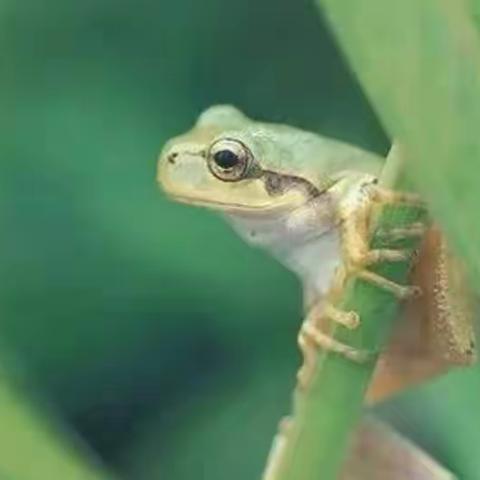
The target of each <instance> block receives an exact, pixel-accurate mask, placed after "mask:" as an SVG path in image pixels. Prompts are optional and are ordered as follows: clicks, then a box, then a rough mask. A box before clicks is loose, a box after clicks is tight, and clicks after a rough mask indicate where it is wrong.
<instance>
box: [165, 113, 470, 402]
mask: <svg viewBox="0 0 480 480" xmlns="http://www.w3.org/2000/svg"><path fill="white" fill-rule="evenodd" d="M384 161H385V159H384V158H383V157H382V156H381V155H378V154H376V153H372V152H368V151H366V150H364V149H362V148H360V147H357V146H354V145H351V144H349V143H346V142H342V141H340V140H338V139H334V138H331V137H327V136H322V135H319V134H317V133H314V132H309V131H305V130H302V129H300V128H296V127H293V126H289V125H283V124H275V123H267V122H261V121H256V120H253V119H250V118H249V117H248V116H247V115H245V114H244V113H243V112H241V111H240V110H239V109H237V108H236V107H234V106H232V105H216V106H213V107H210V108H208V109H207V110H205V111H204V112H202V113H201V114H200V116H199V117H198V120H197V122H196V123H195V125H194V127H193V128H192V129H191V130H189V131H188V132H186V133H184V134H181V135H179V136H176V137H174V138H172V139H171V140H169V141H168V142H167V143H166V144H165V146H164V148H163V150H162V152H161V154H160V158H159V162H158V174H157V179H158V182H159V183H160V185H161V187H162V188H163V190H164V192H165V193H166V194H167V195H168V196H169V197H170V198H172V199H174V200H176V201H179V202H183V203H187V204H190V205H195V206H201V207H206V208H209V209H212V210H215V211H217V212H219V213H220V214H221V215H222V216H223V217H225V218H226V219H227V220H228V221H229V222H230V224H231V225H232V226H233V228H234V230H235V231H236V232H237V233H238V234H239V235H240V236H241V237H242V238H243V239H244V240H245V241H246V242H247V243H249V244H250V245H253V246H255V247H259V248H262V249H264V250H266V251H268V252H269V253H270V254H271V255H273V256H274V257H275V258H276V259H277V260H279V261H280V262H281V263H282V264H283V265H285V266H286V267H287V268H288V269H290V270H291V271H293V272H294V273H295V274H296V275H297V276H298V278H299V279H300V281H301V283H302V285H303V291H304V304H305V318H304V321H303V322H302V323H301V327H300V331H299V334H298V343H299V346H300V348H301V350H302V352H303V356H304V362H303V365H302V368H301V369H300V370H299V373H298V379H299V385H300V387H301V388H302V387H303V388H307V387H308V385H309V383H310V382H311V377H312V374H313V369H314V364H315V358H316V355H317V353H318V351H319V350H322V349H323V350H328V351H330V352H333V353H335V354H339V355H342V356H344V357H346V358H348V359H350V360H352V361H354V362H363V361H365V360H366V359H367V358H368V355H369V352H365V351H362V350H359V349H355V348H353V347H351V346H349V345H346V344H343V343H341V342H339V341H337V340H336V339H334V338H332V337H331V336H330V335H328V334H327V333H326V332H325V328H323V327H324V326H325V324H326V323H325V322H333V323H334V324H337V325H340V326H341V327H343V328H347V329H355V328H358V327H359V325H360V323H361V319H360V318H359V316H358V314H357V313H356V312H354V311H343V310H341V309H339V308H338V307H337V306H336V305H335V302H334V301H332V298H335V297H338V292H341V291H342V288H343V287H344V285H345V281H346V279H348V278H351V277H352V276H355V277H357V278H361V279H363V280H364V281H367V282H369V283H371V284H374V285H376V286H377V287H379V288H381V289H385V290H387V291H389V292H391V293H392V294H393V295H395V296H396V297H397V298H398V299H400V300H402V301H405V302H408V301H411V303H412V304H413V303H414V302H417V304H418V300H415V299H418V297H421V292H422V288H424V287H425V285H423V286H422V285H416V284H415V282H413V283H412V284H409V285H399V284H397V283H395V282H393V281H391V280H389V279H387V278H385V277H382V276H380V275H379V274H377V273H374V272H373V271H372V270H371V267H372V266H374V265H376V264H378V263H381V262H385V261H387V262H398V261H404V260H406V259H408V258H409V255H410V252H408V251H405V250H401V249H387V248H382V249H370V248H369V231H370V230H369V225H370V222H371V218H372V212H373V211H374V210H375V208H378V207H381V206H385V205H392V204H393V205H399V204H404V205H412V206H424V202H423V200H422V199H421V198H420V197H419V195H417V194H416V193H410V192H398V191H392V190H388V189H385V188H382V187H381V186H380V185H379V183H378V180H379V176H380V174H381V172H382V168H383V165H384ZM427 230H428V231H427ZM390 234H391V235H392V237H395V238H397V239H398V238H407V237H412V236H413V237H415V236H417V237H426V244H427V247H428V248H425V250H426V251H431V250H434V251H435V252H436V253H435V254H434V255H433V257H434V258H430V265H431V264H432V263H434V264H436V265H437V267H436V269H432V268H431V267H428V268H426V267H425V265H424V263H425V262H423V263H422V262H419V264H420V268H418V269H417V270H418V271H419V272H420V273H419V274H418V275H417V277H418V278H420V280H421V279H423V281H424V282H423V283H424V284H425V283H426V284H427V285H426V287H425V288H426V290H428V292H429V295H426V296H425V297H426V299H427V300H428V301H429V302H430V304H431V305H432V306H431V308H430V310H431V311H435V312H436V315H426V314H424V315H423V318H420V319H418V318H414V317H415V315H409V316H410V317H411V318H409V319H408V320H407V321H406V322H404V324H405V325H404V326H403V327H402V329H401V331H400V332H399V333H397V335H396V336H395V338H394V340H393V341H392V343H391V345H392V346H391V348H390V349H388V348H387V350H386V351H385V352H384V354H382V356H381V359H380V361H379V364H378V367H377V370H378V372H377V373H376V375H375V376H374V380H373V382H372V385H371V388H370V392H372V394H371V397H372V401H375V400H378V399H380V398H383V397H385V396H387V395H390V394H392V393H393V392H394V391H397V390H399V389H402V388H405V387H406V386H409V385H411V384H414V383H418V382H419V381H421V380H423V379H424V378H426V377H429V376H432V375H434V374H436V373H438V372H441V371H444V370H445V369H446V368H447V367H448V366H449V365H450V364H470V363H472V362H473V361H474V359H475V358H476V351H475V347H474V332H473V327H472V320H471V315H469V314H468V313H467V311H468V309H467V308H466V307H465V305H459V304H460V303H461V302H459V301H456V298H457V292H458V291H459V290H461V288H460V287H459V286H458V285H457V284H458V283H460V284H461V285H463V284H464V283H465V282H458V281H457V282H455V281H454V282H452V281H450V278H451V277H452V278H458V275H452V274H451V270H453V266H452V261H451V260H450V258H451V255H450V254H449V252H448V248H447V247H446V246H445V240H444V237H443V236H442V235H441V232H439V230H438V228H430V229H427V226H426V225H425V224H424V223H418V222H416V223H414V224H412V225H410V226H407V227H406V228H402V229H397V230H396V231H392V232H390ZM428 256H430V257H432V254H430V255H422V257H428ZM442 269H443V270H442ZM426 270H427V271H428V272H431V271H433V272H436V277H435V279H434V278H433V277H432V275H431V274H430V275H429V274H425V271H426ZM455 271H458V268H457V269H456V270H455ZM420 283H421V282H420ZM458 298H462V299H463V298H464V296H458ZM410 299H411V300H410ZM446 299H447V300H446ZM423 303H426V302H425V301H424V302H423ZM416 310H417V311H420V312H424V311H425V309H424V308H416ZM410 313H411V310H410ZM417 317H418V315H417ZM412 318H414V319H413V320H412ZM439 325H440V326H439ZM408 329H410V330H414V331H415V332H416V334H413V335H412V334H405V331H407V330H408ZM425 329H427V330H428V331H429V332H432V334H431V335H428V336H427V337H428V338H425V335H423V332H424V331H425ZM327 330H328V329H327ZM419 332H420V333H419ZM412 351H415V352H420V354H418V355H412V353H411V352H412ZM382 357H383V358H382ZM395 364H396V365H397V366H395ZM392 365H393V367H392ZM398 365H401V368H398Z"/></svg>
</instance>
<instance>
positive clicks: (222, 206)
mask: <svg viewBox="0 0 480 480" xmlns="http://www.w3.org/2000/svg"><path fill="white" fill-rule="evenodd" d="M169 197H170V198H171V199H172V200H175V201H176V202H180V203H186V204H188V205H195V206H198V207H204V208H208V209H211V210H216V211H220V212H223V213H226V214H231V215H241V216H276V215H282V214H285V213H287V212H289V211H292V210H295V209H297V208H298V207H299V206H301V205H302V204H304V203H305V201H306V199H300V198H297V199H296V200H297V201H295V202H292V199H291V198H285V199H278V200H277V201H274V202H269V203H264V204H248V203H235V202H228V203H227V202H221V201H214V200H204V199H199V198H193V197H188V196H185V195H169Z"/></svg>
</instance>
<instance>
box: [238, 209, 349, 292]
mask: <svg viewBox="0 0 480 480" xmlns="http://www.w3.org/2000/svg"><path fill="white" fill-rule="evenodd" d="M315 207H317V205H307V206H305V208H302V209H301V210H300V211H296V212H295V213H294V214H292V213H290V214H289V215H285V216H282V217H276V218H265V217H263V218H258V217H239V216H231V217H230V220H231V223H232V224H233V226H234V228H235V230H236V231H237V232H238V233H239V234H240V235H241V236H242V237H243V238H244V239H245V240H247V241H248V243H251V244H253V245H255V246H258V247H261V248H264V249H266V250H268V251H269V252H270V253H271V254H272V255H274V256H275V257H276V258H277V259H278V260H279V261H280V262H282V263H283V264H284V265H285V266H286V267H288V268H289V269H290V270H292V271H293V272H295V273H296V274H297V275H298V276H299V277H300V279H301V280H302V282H303V283H304V284H305V285H306V286H308V287H310V288H311V289H314V290H315V291H316V292H317V294H319V295H321V294H323V293H325V292H326V290H327V289H328V287H329V285H330V283H331V279H332V276H333V273H334V271H335V269H336V267H337V266H338V265H339V264H340V260H341V250H340V241H339V235H338V230H337V228H336V227H335V226H334V224H333V223H332V220H331V217H329V216H328V215H326V214H325V211H326V210H325V209H323V208H315Z"/></svg>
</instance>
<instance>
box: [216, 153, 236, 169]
mask: <svg viewBox="0 0 480 480" xmlns="http://www.w3.org/2000/svg"><path fill="white" fill-rule="evenodd" d="M213 158H214V160H215V163H216V164H217V165H218V166H219V167H220V168H224V169H225V170H227V169H229V168H233V167H235V165H237V164H238V163H239V162H240V159H239V158H238V155H236V154H235V153H233V152H232V151H231V150H220V151H219V152H217V153H215V154H214V155H213Z"/></svg>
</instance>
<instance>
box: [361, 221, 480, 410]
mask: <svg viewBox="0 0 480 480" xmlns="http://www.w3.org/2000/svg"><path fill="white" fill-rule="evenodd" d="M412 280H413V282H415V283H417V284H418V285H420V286H421V288H422V296H421V297H419V298H414V299H411V300H410V301H408V302H407V304H406V305H405V308H404V310H403V312H402V316H401V318H399V319H398V321H397V322H396V327H395V330H394V332H393V335H392V338H391V340H390V343H389V345H388V346H387V349H386V350H385V352H384V353H383V354H382V355H381V357H380V359H379V361H378V364H377V368H376V371H375V375H374V378H373V381H372V383H371V385H370V389H369V392H368V395H367V399H368V401H370V402H373V401H378V400H381V399H382V398H385V397H387V396H389V395H392V394H393V393H395V392H398V391H400V390H402V389H405V388H407V387H409V386H413V385H415V384H418V383H420V382H422V381H425V380H427V379H428V378H430V377H433V376H435V375H438V374H440V373H442V372H444V371H446V370H447V369H448V368H450V367H451V366H453V365H468V364H471V363H472V362H474V361H475V357H476V354H475V343H474V331H473V305H472V296H471V294H470V293H469V288H468V282H467V281H466V276H465V274H464V271H463V266H462V265H461V264H460V263H459V261H458V259H455V258H453V257H452V256H451V255H450V254H449V252H448V248H447V245H446V243H445V238H444V237H443V236H442V235H441V233H440V232H439V231H438V229H437V228H431V229H430V230H429V231H428V232H427V233H426V235H425V238H424V241H423V244H422V248H421V249H420V254H419V258H418V263H417V264H416V266H415V268H414V270H413V272H412Z"/></svg>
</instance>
